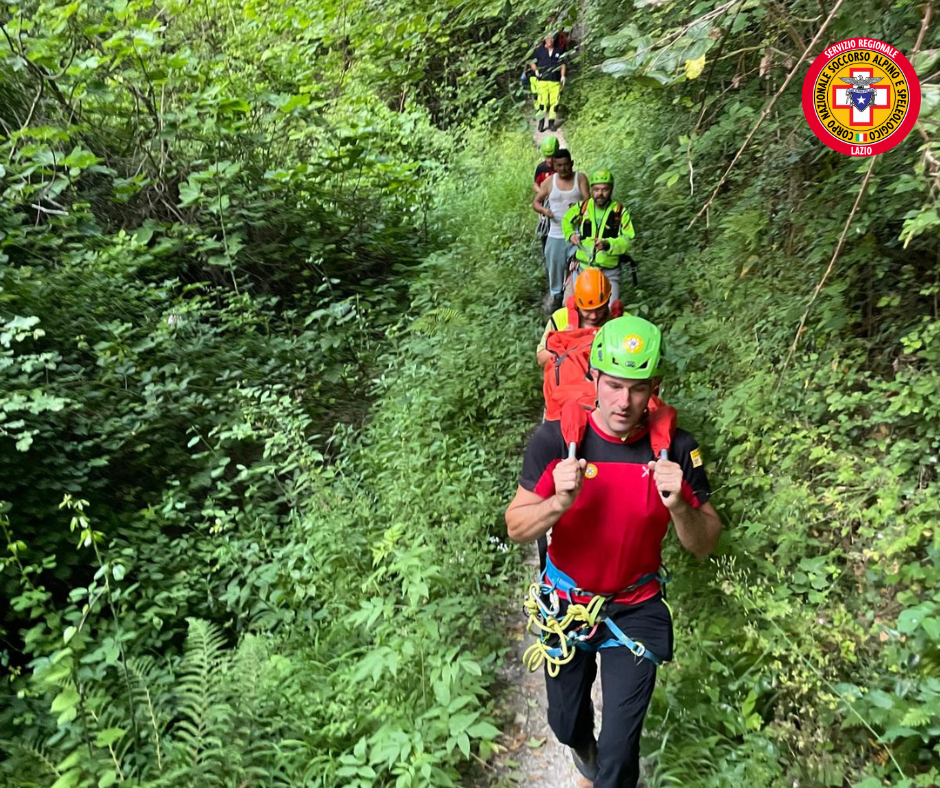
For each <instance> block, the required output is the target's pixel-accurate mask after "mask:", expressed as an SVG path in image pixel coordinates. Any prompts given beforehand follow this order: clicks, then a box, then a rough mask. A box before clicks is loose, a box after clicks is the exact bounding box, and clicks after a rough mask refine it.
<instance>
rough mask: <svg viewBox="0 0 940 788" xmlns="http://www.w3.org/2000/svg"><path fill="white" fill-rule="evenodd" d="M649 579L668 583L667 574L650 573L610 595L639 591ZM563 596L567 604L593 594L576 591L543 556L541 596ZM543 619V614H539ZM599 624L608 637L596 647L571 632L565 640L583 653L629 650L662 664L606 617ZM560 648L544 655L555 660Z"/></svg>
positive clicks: (563, 574) (549, 650) (560, 651)
mask: <svg viewBox="0 0 940 788" xmlns="http://www.w3.org/2000/svg"><path fill="white" fill-rule="evenodd" d="M651 580H656V581H657V582H659V583H660V584H663V583H666V582H668V580H669V574H668V573H666V574H665V575H660V574H659V573H658V572H655V573H654V572H650V573H648V574H645V575H643V576H642V577H641V578H640V579H639V580H637V582H635V583H634V584H633V585H631V586H630V587H629V588H626V589H624V590H623V591H619V592H617V594H614V595H612V596H619V595H620V594H623V593H629V592H630V591H632V590H635V589H637V588H640V587H641V586H644V585H646V584H647V583H649V582H650V581H651ZM559 592H560V593H562V594H566V595H567V596H568V601H569V602H571V601H572V599H571V597H572V595H576V596H589V597H594V596H597V594H592V593H591V592H589V591H585V590H584V589H583V588H579V587H578V586H577V585H576V584H575V582H574V580H573V579H572V578H570V577H569V576H568V575H566V574H565V573H564V572H562V571H561V570H560V569H559V568H558V567H557V566H555V565H554V564H553V563H552V559H551V558H549V557H548V556H547V555H546V557H545V570H544V572H543V573H542V593H543V594H546V595H551V594H557V593H559ZM542 613H543V616H544V615H545V611H544V610H543V611H542ZM601 623H603V624H604V625H605V626H606V627H607V629H608V630H609V631H610V634H611V635H612V637H610V638H608V639H607V640H605V641H604V642H603V643H601V644H600V645H591V644H589V643H587V642H585V640H582V639H581V638H579V637H578V636H577V634H575V633H574V632H569V633H567V636H568V641H569V642H570V643H571V644H572V645H574V646H576V647H577V648H580V649H584V650H586V651H597V650H598V649H602V648H615V647H618V646H625V647H626V648H627V649H629V650H630V652H631V653H633V654H634V655H636V656H637V657H638V658H643V659H648V660H649V661H650V662H652V663H653V664H654V665H662V664H663V660H662V659H661V658H660V657H658V656H656V655H655V654H654V653H653V652H652V651H650V650H649V649H648V648H647V647H646V646H644V645H643V644H642V643H638V642H637V641H635V640H633V639H632V638H630V637H628V636H627V634H626V633H625V632H624V631H623V630H622V629H621V628H620V627H618V626H617V625H616V624H615V623H614V622H613V621H611V620H610V618H609V617H608V616H606V615H602V617H601V618H600V619H599V620H598V624H601ZM562 653H563V652H562V649H561V647H559V646H556V647H555V648H551V649H548V654H549V655H550V656H552V657H555V658H558V657H560V656H561V655H562Z"/></svg>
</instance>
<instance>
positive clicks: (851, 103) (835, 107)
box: [803, 38, 920, 156]
mask: <svg viewBox="0 0 940 788" xmlns="http://www.w3.org/2000/svg"><path fill="white" fill-rule="evenodd" d="M803 112H804V114H805V115H806V120H807V122H808V123H809V127H810V128H811V129H812V130H813V133H814V134H815V135H816V136H817V137H819V139H821V140H822V141H823V143H825V144H826V145H828V146H829V147H830V148H832V149H833V150H835V151H838V152H839V153H844V154H846V155H847V156H874V155H876V154H878V153H884V152H885V151H888V150H891V148H893V147H894V146H895V145H898V144H899V143H900V142H901V141H902V140H904V138H905V137H907V135H908V134H909V133H910V131H911V129H912V128H913V127H914V124H915V123H916V122H917V115H918V113H919V112H920V81H919V80H918V79H917V74H916V73H915V72H914V67H913V66H912V65H911V64H910V61H908V59H907V58H906V57H904V55H902V54H901V53H900V52H898V50H896V49H895V48H894V47H893V46H891V45H890V44H886V43H885V42H884V41H878V40H877V39H874V38H849V39H846V40H845V41H840V42H839V43H837V44H833V45H832V46H831V47H828V48H827V49H825V50H824V51H823V52H822V54H821V55H820V56H819V57H817V58H816V59H815V60H814V61H813V64H812V65H811V66H810V69H809V73H808V74H807V75H806V79H804V80H803Z"/></svg>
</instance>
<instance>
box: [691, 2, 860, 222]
mask: <svg viewBox="0 0 940 788" xmlns="http://www.w3.org/2000/svg"><path fill="white" fill-rule="evenodd" d="M844 2H845V0H838V2H837V3H836V4H835V5H834V6H833V8H832V11H830V12H829V16H828V17H826V21H825V22H823V24H822V27H820V28H819V30H818V31H817V33H816V35H815V36H814V37H813V40H812V41H810V42H809V46H807V47H806V49H804V50H803V54H802V55H800V59H799V60H798V61H797V62H796V65H795V66H794V67H793V69H792V70H791V71H790V73H789V74H788V75H787V78H786V80H785V81H784V83H783V85H781V86H780V89H779V90H778V91H777V92H776V93H775V94H774V95H773V97H772V98H771V99H770V101H769V102H768V103H767V106H765V107H764V109H763V111H762V112H761V114H760V117H759V118H758V119H757V123H755V124H754V127H753V128H752V129H751V131H750V133H749V134H748V135H747V139H745V140H744V144H743V145H741V147H740V148H739V149H738V152H737V153H735V154H734V159H732V160H731V164H729V165H728V169H726V170H725V172H724V175H722V176H721V180H719V181H718V185H717V186H716V187H715V190H714V191H713V192H712V193H711V196H710V197H709V198H708V200H707V201H706V202H705V204H704V205H703V206H702V207H701V209H699V212H698V213H697V214H695V216H693V217H692V221H691V222H689V227H690V228H691V227H692V225H694V224H695V222H696V221H698V218H699V217H700V216H701V215H702V214H703V213H705V212H706V211H707V210H708V209H709V208H710V207H711V204H712V202H714V200H715V197H717V196H718V192H719V191H721V187H722V186H724V185H725V181H726V180H728V175H730V174H731V170H733V169H734V166H735V165H736V164H737V163H738V159H740V158H741V155H742V154H743V153H744V151H745V150H746V149H747V146H748V145H750V144H751V140H752V139H753V138H754V135H755V134H756V133H757V130H758V129H759V128H760V127H761V126H762V125H763V123H764V121H765V120H766V119H767V116H768V115H770V111H771V110H772V109H773V107H774V104H776V103H777V99H778V98H780V96H782V95H783V92H784V91H785V90H786V89H787V87H788V86H789V84H790V82H791V81H792V80H793V77H794V76H796V72H797V71H798V70H799V68H800V66H801V65H803V61H804V60H806V57H807V55H809V53H810V51H812V49H813V47H815V46H816V42H817V41H819V39H820V37H821V36H822V34H823V33H824V32H825V30H826V28H827V27H829V23H830V22H831V21H832V19H833V17H834V16H835V15H836V12H837V11H838V10H839V9H840V8H841V7H842V4H843V3H844Z"/></svg>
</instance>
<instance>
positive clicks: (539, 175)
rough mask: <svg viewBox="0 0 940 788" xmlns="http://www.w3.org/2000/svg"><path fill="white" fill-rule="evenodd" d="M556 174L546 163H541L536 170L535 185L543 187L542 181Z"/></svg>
mask: <svg viewBox="0 0 940 788" xmlns="http://www.w3.org/2000/svg"><path fill="white" fill-rule="evenodd" d="M554 174H555V171H554V170H553V169H552V168H551V167H550V166H549V165H548V164H546V163H545V162H544V161H540V162H539V164H538V166H537V167H536V168H535V185H536V186H541V185H542V181H544V180H545V179H546V178H548V177H549V176H551V175H554Z"/></svg>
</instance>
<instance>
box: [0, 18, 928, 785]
mask: <svg viewBox="0 0 940 788" xmlns="http://www.w3.org/2000/svg"><path fill="white" fill-rule="evenodd" d="M635 5H636V6H637V7H636V8H629V7H625V6H624V5H622V4H620V3H614V2H592V3H587V4H584V6H583V10H584V12H585V16H584V18H583V19H582V20H581V21H582V22H584V23H586V29H588V30H590V31H592V34H591V37H590V38H589V39H588V40H587V41H586V42H584V44H585V45H584V47H583V49H582V51H581V53H580V56H581V59H580V63H581V67H580V70H579V75H578V76H577V77H576V78H575V79H573V80H572V81H571V84H570V85H569V88H568V89H567V91H566V94H565V103H566V104H567V106H568V107H569V108H570V109H571V110H573V112H572V113H571V115H572V116H573V121H574V122H573V123H572V124H571V125H570V126H569V127H568V128H567V129H566V133H567V135H568V138H569V142H570V143H571V147H572V149H573V150H574V153H575V158H576V159H577V160H578V164H579V166H582V167H586V168H590V167H592V166H600V165H604V166H608V167H610V168H611V169H613V170H614V172H615V174H616V175H617V177H618V185H617V192H618V196H619V197H620V198H621V199H623V200H625V201H626V202H627V203H628V204H629V206H630V208H631V211H632V212H633V214H634V220H635V224H636V227H637V230H638V236H639V240H640V242H639V245H638V248H637V257H638V259H639V261H640V276H641V285H642V288H641V290H640V291H639V292H637V293H632V294H628V296H627V300H628V302H630V304H628V306H631V307H632V308H633V309H635V310H636V311H639V312H641V313H643V314H646V315H648V316H650V317H651V318H653V319H655V320H657V321H659V322H661V323H662V324H663V325H665V326H667V329H668V339H669V347H670V354H671V357H672V363H673V365H674V367H673V374H672V375H671V376H670V379H669V380H668V381H667V389H666V395H667V398H668V399H670V400H671V401H672V402H674V403H675V404H676V405H677V406H678V407H679V408H680V412H681V414H682V421H683V423H684V425H685V426H687V427H688V428H689V429H691V430H692V431H693V432H695V434H696V435H697V437H699V439H700V440H701V441H702V442H703V444H704V446H705V447H706V448H707V450H708V457H707V461H708V464H709V470H710V474H711V477H712V481H713V486H714V488H715V498H714V500H715V503H716V505H717V506H718V508H719V509H720V511H721V513H722V514H723V517H724V519H725V521H726V523H727V524H728V531H727V533H726V535H725V537H724V538H723V542H722V548H721V553H722V555H721V556H720V557H719V558H718V559H717V560H716V561H715V562H711V563H707V564H704V565H700V564H698V563H696V562H695V561H693V560H691V559H689V558H688V557H686V556H684V555H682V554H680V551H679V550H678V549H676V546H675V545H674V544H673V545H671V546H670V548H669V552H668V560H669V563H670V566H671V568H672V569H673V570H674V572H675V574H676V576H677V580H676V582H675V583H674V585H673V595H674V598H675V601H676V603H677V604H676V605H675V607H676V610H677V632H678V636H679V642H678V649H677V652H678V655H679V656H678V659H677V661H676V663H675V664H674V665H673V666H671V667H669V668H667V669H665V670H664V671H663V673H662V676H663V681H662V688H661V690H660V691H658V693H657V695H656V697H655V700H654V705H653V708H652V710H651V714H650V717H649V719H648V724H647V733H648V736H647V739H646V742H645V744H646V749H647V752H648V754H652V755H654V758H653V762H654V763H655V768H654V773H653V774H651V775H649V782H650V785H651V787H652V786H665V785H682V786H695V787H701V788H706V787H711V786H724V785H728V784H740V785H754V786H772V787H773V788H784V787H786V788H791V786H794V785H799V786H804V787H806V786H814V787H815V786H859V788H876V786H878V785H892V786H895V788H901V787H902V786H910V785H920V786H932V785H935V784H937V782H938V780H940V778H938V776H937V775H938V769H937V760H938V758H937V752H938V750H937V748H938V742H940V727H938V724H937V719H938V718H940V599H938V598H937V596H936V594H937V591H936V588H937V579H938V577H940V543H938V536H937V528H936V521H937V518H938V515H940V499H938V493H937V484H936V465H937V457H938V456H940V413H938V409H937V398H936V392H937V390H938V388H940V386H938V384H940V380H938V378H937V374H938V373H937V367H938V361H940V353H938V349H937V340H936V337H937V334H938V332H940V317H938V311H937V297H938V293H940V279H938V273H940V270H938V267H937V260H938V247H937V241H936V229H937V225H938V224H940V219H938V218H937V213H936V206H935V203H934V200H935V198H936V195H937V181H936V178H937V171H938V170H937V164H936V158H935V154H934V150H935V146H934V144H933V142H932V139H931V135H932V134H933V133H934V130H935V128H936V125H935V123H934V121H935V120H936V117H935V115H934V114H932V113H935V112H936V98H937V97H938V96H940V92H938V90H937V88H936V87H935V86H934V85H933V83H934V82H936V74H934V73H933V72H934V71H935V70H936V69H937V54H938V41H937V36H936V34H935V33H934V32H933V28H932V27H931V28H928V30H927V32H926V33H925V35H924V36H923V38H922V39H921V45H920V51H921V54H920V56H919V58H918V59H917V60H915V65H917V67H918V70H919V71H920V73H921V77H922V79H923V81H924V82H925V83H927V87H925V91H924V95H925V107H924V110H923V113H922V118H924V122H923V124H922V127H921V129H920V130H918V131H915V133H914V134H913V135H912V137H911V138H910V139H909V140H908V142H906V143H905V144H904V145H903V146H902V147H900V148H898V149H897V150H895V151H892V152H891V153H889V154H887V155H885V156H882V157H880V158H879V160H878V161H877V162H876V165H875V169H874V171H873V176H872V179H871V182H870V184H869V186H868V189H867V193H866V196H865V198H864V200H863V202H862V204H861V207H860V210H859V212H858V213H857V214H856V216H855V217H854V219H853V223H852V226H851V228H850V233H849V236H848V242H847V244H846V246H845V249H844V250H843V252H842V254H841V256H840V258H839V259H838V261H837V263H836V266H835V268H834V272H833V273H832V275H831V276H829V278H828V281H827V283H826V284H825V286H824V287H823V288H822V289H821V291H820V295H819V297H818V298H817V299H816V301H815V303H814V304H813V305H812V309H811V310H810V311H809V314H808V320H807V323H806V330H805V332H804V333H803V334H802V335H801V336H800V337H799V338H800V343H799V345H798V347H797V349H796V351H795V353H794V354H793V356H792V358H790V357H789V349H790V346H791V343H792V342H793V340H794V338H795V337H796V333H797V327H798V325H799V323H800V319H801V317H802V316H803V314H804V311H805V310H806V308H807V304H808V301H809V298H810V294H811V292H812V290H813V288H814V286H815V285H816V283H817V282H819V281H820V279H821V278H822V276H823V273H824V270H825V269H826V266H827V264H828V262H829V260H830V256H831V254H832V251H833V249H834V248H835V245H836V242H837V240H838V238H839V235H840V233H841V232H842V228H843V226H844V223H845V220H846V217H847V215H848V212H849V209H850V206H851V203H852V201H853V199H854V197H855V195H856V193H857V189H858V186H859V184H860V182H861V180H862V177H863V174H864V172H865V171H866V170H867V166H868V163H867V162H864V161H858V160H849V159H847V158H844V157H841V156H839V155H837V154H833V153H830V152H829V151H828V150H827V149H824V148H823V147H822V146H821V145H820V144H819V143H818V142H817V141H816V140H815V139H814V138H812V137H811V135H810V133H809V131H808V129H807V127H806V125H805V122H804V121H803V119H802V114H801V110H800V107H799V100H798V95H799V82H800V80H799V79H797V80H795V81H794V83H793V85H792V86H791V88H790V89H788V91H786V92H785V93H784V95H783V96H782V97H781V99H780V101H779V102H778V103H777V106H776V108H775V110H774V112H773V113H772V114H771V115H770V116H769V117H768V119H767V120H766V121H765V122H764V124H763V126H762V129H761V131H760V132H759V133H758V135H757V136H756V137H755V139H754V141H753V142H752V143H751V146H750V148H749V149H748V150H747V151H746V152H745V154H744V157H743V158H742V160H741V162H740V163H739V164H738V165H737V167H736V168H735V170H734V171H732V173H731V177H730V178H729V180H728V183H727V185H726V186H725V187H723V189H722V190H721V191H720V193H719V194H718V195H717V196H716V199H715V201H714V203H713V205H712V207H711V209H710V210H709V211H708V213H707V215H703V216H702V217H701V218H700V219H699V220H698V222H697V223H696V224H695V225H694V226H692V227H691V228H689V227H688V225H689V222H690V220H691V219H692V217H693V216H694V215H695V213H696V212H697V211H698V210H699V208H700V207H701V206H702V205H703V204H704V202H705V201H706V200H707V198H708V195H709V194H710V192H711V190H712V188H714V186H715V185H716V184H717V182H718V178H719V176H720V174H721V172H722V171H723V169H724V167H725V166H727V163H728V162H729V161H730V159H731V157H732V156H733V154H734V152H735V151H736V150H737V148H738V147H739V146H740V145H741V143H742V142H743V140H744V137H745V136H746V135H747V132H748V130H749V129H750V127H751V125H752V124H753V123H754V122H756V120H757V118H758V116H759V113H760V111H761V109H762V107H763V106H764V105H765V103H766V101H767V100H768V99H769V98H770V96H771V95H772V94H773V93H774V92H775V91H776V90H777V88H778V87H779V86H780V85H781V84H782V82H783V79H784V78H785V76H786V74H787V73H788V71H789V69H791V68H793V67H794V66H795V65H796V59H797V58H798V57H799V55H800V54H801V52H802V47H803V46H805V44H806V43H807V42H808V41H809V40H810V39H811V38H812V36H813V35H814V34H815V31H816V30H817V29H818V25H820V24H821V23H822V21H823V19H824V18H825V15H824V14H823V13H822V12H823V11H824V10H825V9H824V8H823V6H822V5H821V4H819V3H815V2H814V3H810V2H795V3H787V4H780V3H775V2H770V1H769V0H745V1H744V2H741V3H716V2H705V3H700V4H696V5H695V6H694V7H691V8H690V7H687V6H685V5H683V4H659V3H648V2H637V3H636V4H635ZM545 10H546V9H544V8H539V9H536V8H535V7H534V6H532V5H531V4H529V3H516V4H514V5H512V6H510V5H504V4H502V3H485V2H471V3H462V4H443V3H440V4H438V3H430V2H425V3H421V4H412V3H409V4H405V3H400V4H399V3H383V4H381V6H379V5H378V4H373V3H366V2H354V3H346V4H333V3H330V2H296V3H290V4H277V3H267V2H261V1H260V0H259V1H258V2H249V3H234V2H228V0H223V1H222V2H216V3H212V4H203V5H202V6H195V5H190V4H188V3H183V2H175V0H174V1H171V2H166V3H152V2H143V1H138V2H124V0H115V2H111V3H103V2H100V3H99V2H75V3H69V4H56V3H47V2H34V3H22V4H20V5H12V4H7V5H6V6H5V7H4V10H3V11H2V12H0V24H2V30H3V32H4V34H5V38H4V41H5V45H6V46H7V47H8V50H6V51H4V60H3V63H2V65H0V97H2V102H0V122H2V130H3V138H2V140H0V142H2V144H0V188H2V196H0V287H2V290H0V501H2V502H3V503H2V510H0V529H2V532H3V535H4V545H3V547H4V550H5V552H4V554H3V555H4V557H3V558H2V559H0V566H2V575H0V584H2V586H0V627H2V631H0V636H2V651H0V657H2V665H3V669H4V671H5V675H4V687H3V692H2V697H3V700H2V702H0V755H2V759H3V763H2V765H0V779H2V784H4V785H9V786H14V785H15V786H23V785H36V786H54V788H70V787H71V786H83V787H84V786H94V785H98V786H102V787H103V788H104V787H106V786H108V785H112V784H115V783H118V782H123V783H125V784H128V785H147V786H157V785H200V786H203V785H207V786H208V785H220V786H221V785H226V786H229V785H234V786H248V785H284V786H288V785H289V786H298V785H310V786H336V785H348V786H376V785H393V784H394V785H398V786H402V788H404V786H418V785H434V786H445V785H450V784H453V783H454V782H456V781H457V780H458V779H460V775H461V770H462V768H463V767H464V766H465V765H466V764H467V763H469V762H471V761H472V760H473V759H474V758H482V759H485V758H486V757H487V756H488V754H489V752H490V750H491V743H492V741H493V739H494V737H495V736H496V734H497V731H496V729H495V728H494V727H493V726H492V724H491V723H492V720H491V719H490V717H491V711H492V708H491V702H492V701H491V698H490V696H489V692H490V685H491V683H492V678H493V672H494V669H495V665H496V661H497V658H498V654H499V653H500V649H501V648H502V647H503V638H502V636H501V633H500V632H499V626H498V624H497V623H496V621H497V617H496V611H497V610H499V609H500V607H501V606H502V605H503V604H504V603H505V602H506V600H507V599H508V598H509V596H510V595H511V593H512V589H513V583H512V581H511V580H510V578H511V577H512V575H513V573H514V572H515V568H516V567H515V563H514V562H512V561H508V560H507V557H508V555H512V553H509V554H506V553H504V552H503V548H502V545H501V542H500V539H499V537H500V535H501V534H502V533H503V526H502V524H501V512H502V509H503V507H504V505H505V503H506V501H507V500H508V497H509V495H510V494H511V491H512V489H513V486H514V483H515V477H516V474H517V472H518V468H519V463H520V451H521V446H522V444H523V438H524V435H525V433H526V432H527V431H528V430H529V428H530V423H531V418H532V414H533V411H534V410H535V409H537V400H538V376H537V374H536V371H535V368H534V353H533V347H534V344H535V340H536V339H537V334H538V322H539V318H538V316H537V315H536V307H537V301H538V293H539V281H538V274H537V270H538V262H537V256H536V250H535V245H534V243H533V242H532V239H531V226H532V216H531V212H530V211H529V210H528V208H527V204H526V197H527V195H528V194H529V193H530V192H529V182H530V178H531V167H532V165H533V164H534V158H533V156H532V148H531V144H530V143H529V142H528V141H527V140H525V139H524V138H523V137H522V135H515V136H514V135H512V134H501V133H496V132H494V131H493V129H494V128H496V126H497V124H498V123H499V122H500V119H501V118H503V117H505V116H504V115H501V112H502V110H504V109H506V103H505V101H503V99H504V97H505V96H506V95H507V92H508V90H509V88H510V81H515V78H516V77H517V76H518V73H517V69H516V66H517V65H518V63H519V62H520V60H521V58H522V56H523V54H524V50H525V49H526V48H527V46H528V43H527V42H528V41H530V40H532V39H533V38H534V37H537V35H538V33H539V31H538V29H537V27H536V26H535V24H534V20H535V18H536V17H535V16H534V14H537V13H539V12H543V11H545ZM713 11H714V12H715V13H712V12H713ZM922 13H923V9H922V7H921V6H920V5H919V4H917V3H912V2H894V3H875V2H864V3H853V4H851V7H849V4H846V6H845V7H843V9H842V10H841V11H840V12H839V15H838V16H837V18H836V20H835V22H834V23H833V24H832V27H831V29H830V30H829V32H827V34H826V36H827V39H828V40H831V41H835V40H838V39H840V38H844V37H846V36H847V35H850V34H859V33H863V34H865V35H874V36H877V37H879V38H882V39H884V40H887V41H890V42H891V43H893V44H895V45H896V46H898V47H899V48H900V49H902V50H903V51H907V52H909V53H910V52H911V51H912V49H913V47H914V42H915V40H916V39H917V38H918V31H919V27H920V21H921V19H922ZM703 15H707V18H706V19H705V21H703V22H700V23H696V24H690V23H691V22H693V20H695V19H696V18H698V17H701V16H703ZM859 20H877V24H875V23H872V25H871V26H869V27H866V28H865V29H859V27H858V26H859V25H860V24H861V22H860V21H859ZM621 25H622V27H621ZM609 34H612V35H609ZM605 36H606V38H605ZM703 58H704V60H703ZM601 61H603V63H604V69H605V72H606V73H601V72H598V71H595V70H593V69H592V68H591V66H592V65H594V64H597V63H598V62H601ZM804 67H805V66H804ZM507 69H508V71H507ZM801 75H802V72H800V76H801ZM650 85H656V86H658V87H656V88H652V87H650Z"/></svg>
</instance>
